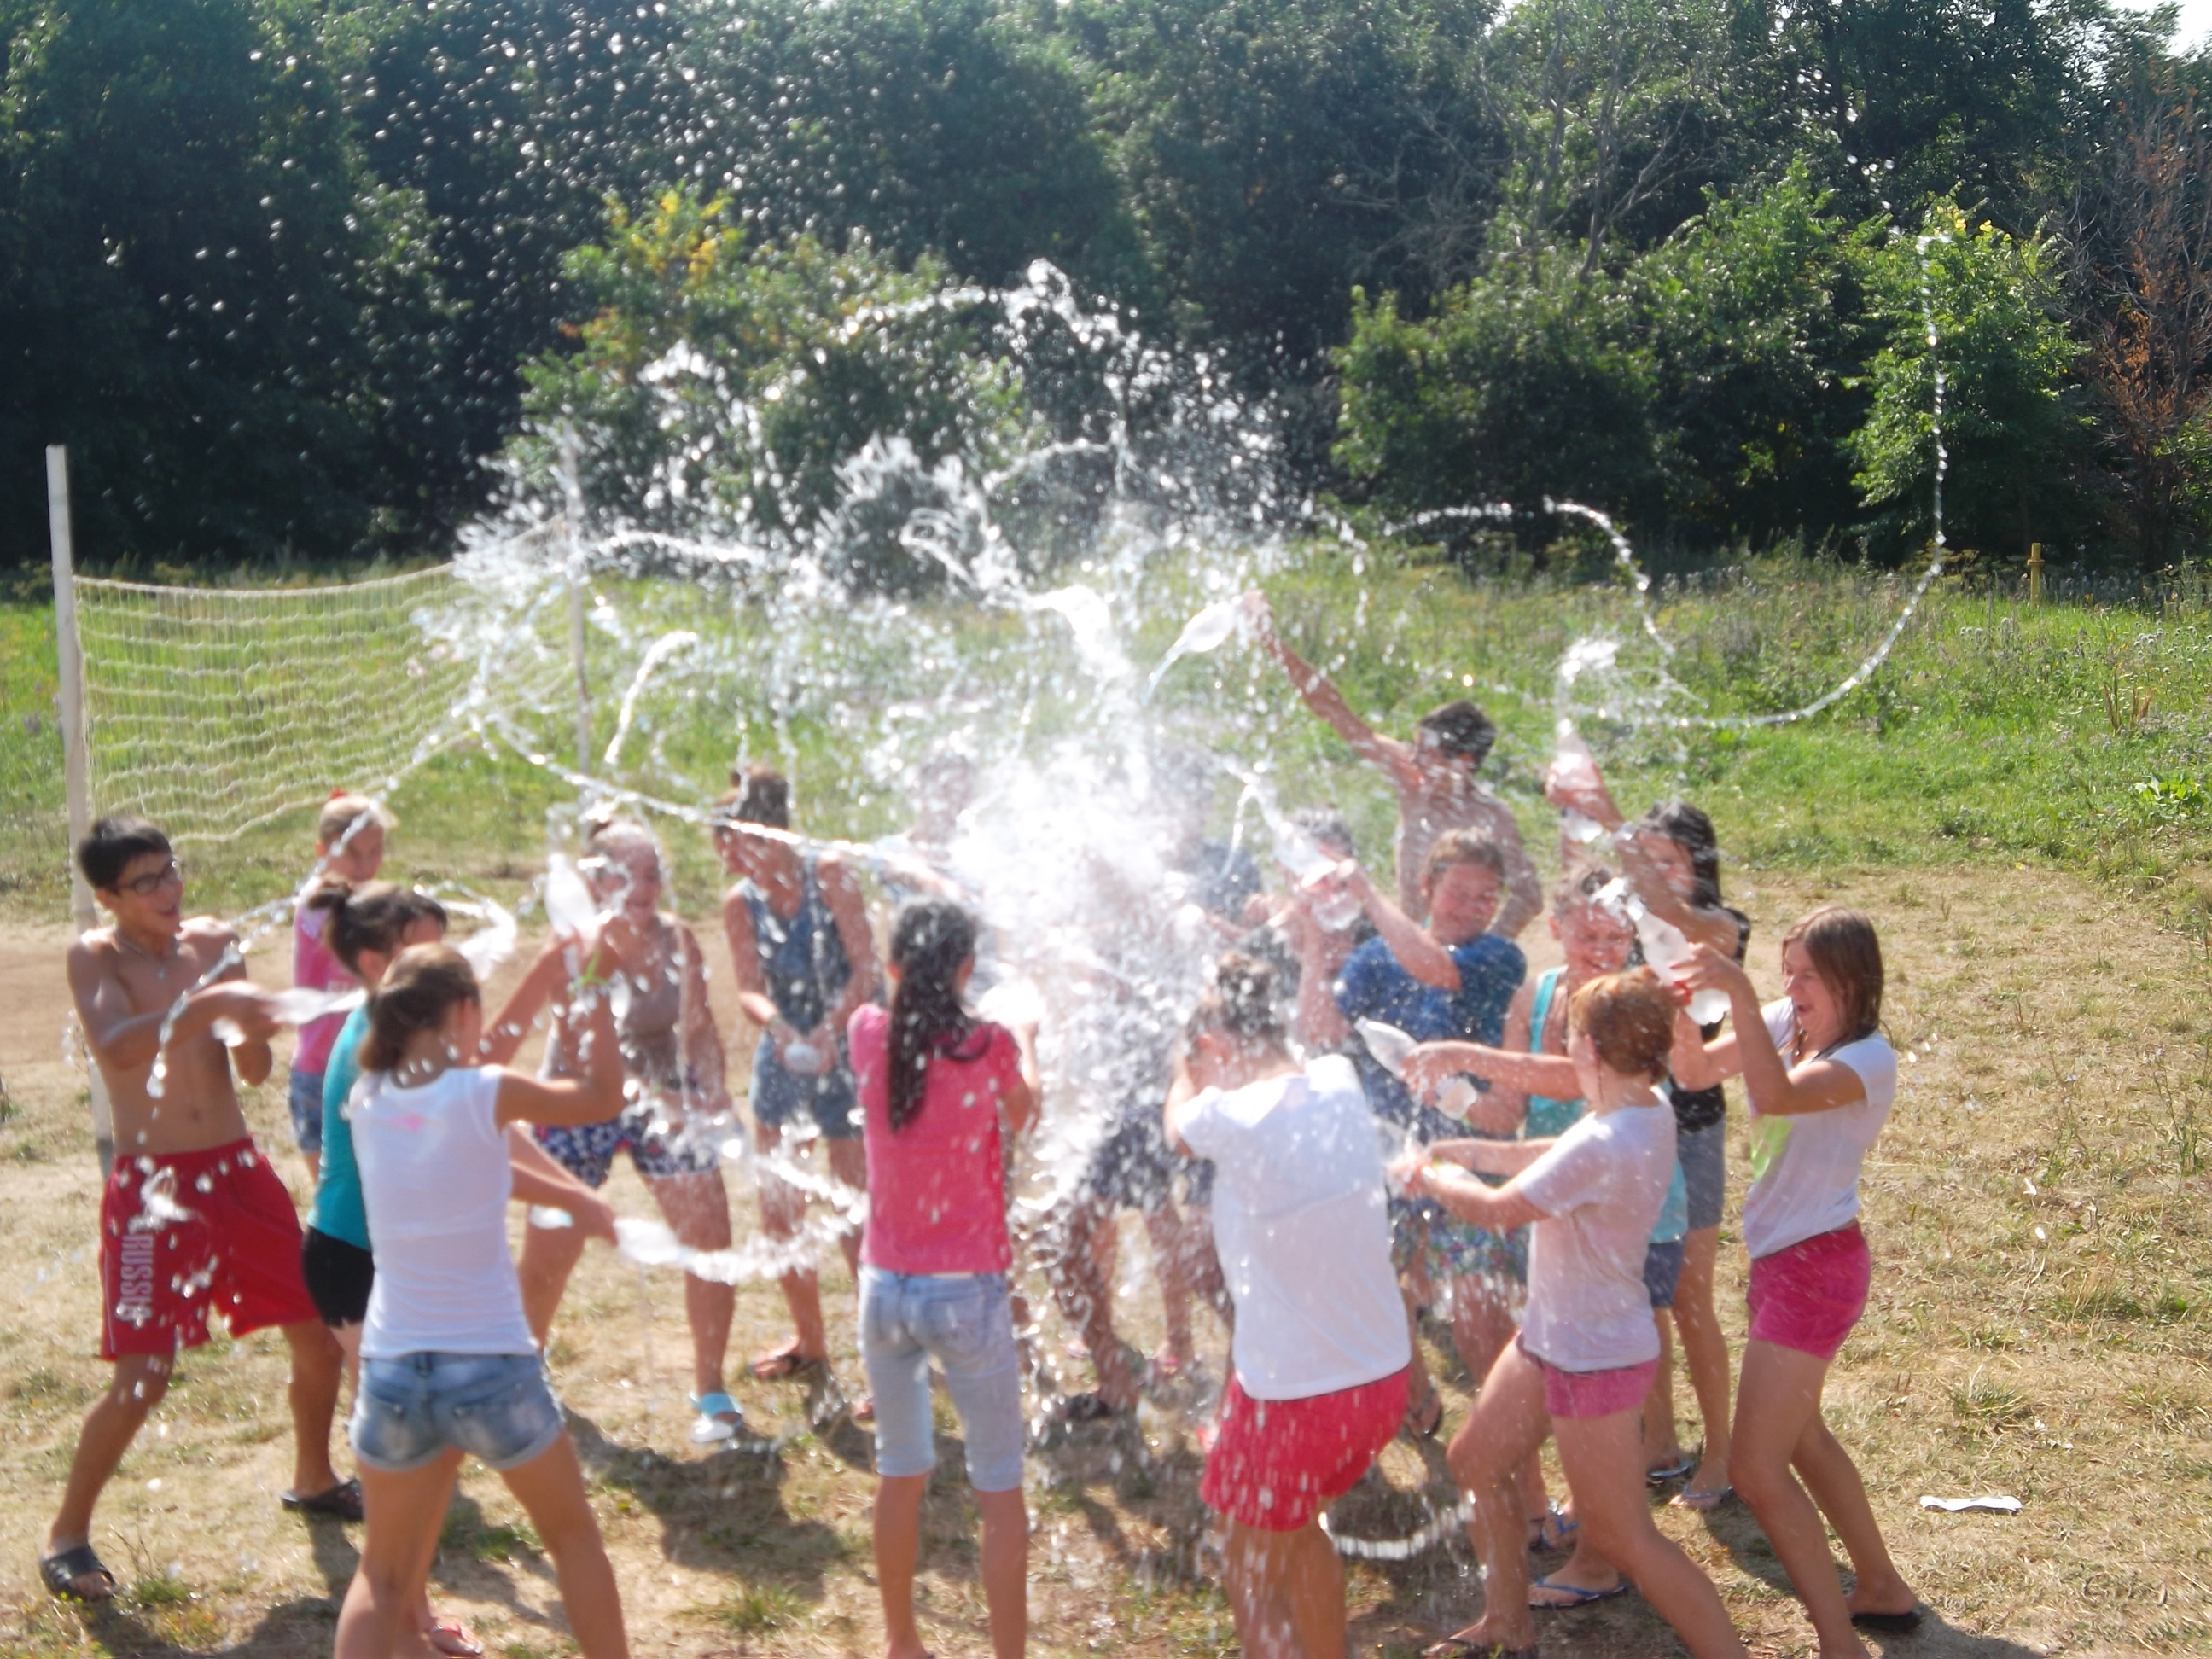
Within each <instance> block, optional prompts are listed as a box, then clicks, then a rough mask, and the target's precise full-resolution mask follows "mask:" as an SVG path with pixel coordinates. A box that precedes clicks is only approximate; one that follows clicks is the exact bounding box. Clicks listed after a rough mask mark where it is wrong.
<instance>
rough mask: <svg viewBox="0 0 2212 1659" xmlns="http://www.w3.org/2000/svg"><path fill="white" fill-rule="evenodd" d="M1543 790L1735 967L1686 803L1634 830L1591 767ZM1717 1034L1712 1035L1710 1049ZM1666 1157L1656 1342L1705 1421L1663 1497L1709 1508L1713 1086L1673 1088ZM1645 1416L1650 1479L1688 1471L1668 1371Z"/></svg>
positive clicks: (1715, 1325) (1722, 1158)
mask: <svg viewBox="0 0 2212 1659" xmlns="http://www.w3.org/2000/svg"><path fill="white" fill-rule="evenodd" d="M1544 793H1546V795H1547V796H1548V797H1549V798H1550V799H1551V801H1552V803H1553V805H1555V806H1558V807H1559V809H1560V810H1561V811H1571V812H1579V813H1581V814H1582V815H1583V817H1589V818H1593V819H1595V820H1596V822H1597V823H1599V824H1600V825H1601V827H1602V828H1604V829H1607V830H1609V831H1611V832H1612V834H1613V845H1614V846H1615V848H1618V850H1619V853H1620V865H1621V870H1622V872H1623V873H1624V874H1625V875H1626V877H1627V878H1628V882H1629V884H1630V885H1631V886H1632V887H1633V888H1635V890H1636V893H1637V896H1638V898H1640V899H1642V900H1643V901H1644V906H1645V908H1648V909H1649V910H1650V912H1651V914H1652V915H1655V916H1656V917H1658V918H1659V919H1660V920H1661V921H1665V922H1668V923H1669V924H1671V925H1672V926H1673V927H1675V928H1676V929H1677V930H1678V931H1680V933H1681V934H1682V935H1683V937H1684V938H1686V939H1688V940H1689V941H1690V943H1691V944H1692V945H1706V946H1709V947H1710V948H1711V949H1713V950H1715V951H1719V952H1721V953H1722V954H1723V955H1724V956H1727V957H1732V958H1733V959H1734V960H1735V961H1737V962H1741V961H1742V960H1743V957H1744V951H1745V949H1746V948H1747V946H1748V945H1749V944H1750V942H1751V918H1750V917H1749V916H1747V915H1744V913H1743V912H1742V911H1741V910H1737V909H1734V908H1730V907H1729V905H1727V904H1725V903H1723V902H1722V899H1721V848H1720V839H1719V837H1718V836H1717V835H1716V834H1715V833H1714V830H1713V821H1712V819H1711V817H1707V816H1706V815H1705V812H1704V811H1702V810H1701V809H1699V808H1698V807H1695V806H1692V805H1690V804H1689V803H1688V802H1687V801H1684V800H1669V801H1662V802H1661V803H1660V804H1659V805H1656V806H1654V807H1653V808H1651V810H1650V811H1648V812H1646V813H1644V816H1643V817H1640V818H1638V819H1637V820H1636V821H1635V822H1634V823H1628V822H1627V821H1626V820H1625V819H1624V818H1623V817H1622V816H1621V811H1620V807H1618V806H1617V805H1614V804H1613V794H1612V792H1611V791H1610V790H1608V789H1607V787H1605V781H1604V779H1603V778H1601V777H1599V776H1598V775H1596V773H1595V769H1593V770H1592V772H1591V773H1590V774H1589V777H1588V781H1586V782H1585V783H1584V784H1583V786H1582V787H1575V786H1574V785H1572V784H1571V783H1570V782H1568V781H1565V780H1563V779H1562V778H1561V777H1560V776H1559V775H1558V774H1557V773H1556V772H1554V774H1553V775H1552V776H1550V777H1547V779H1546V780H1545V788H1544ZM1561 847H1562V851H1563V854H1564V860H1563V861H1564V862H1565V864H1566V865H1567V866H1569V867H1570V868H1571V867H1573V866H1575V865H1576V864H1577V863H1580V862H1586V861H1587V860H1588V859H1589V848H1585V847H1582V846H1579V845H1577V843H1575V842H1571V841H1565V840H1563V841H1562V842H1561ZM1719 1035H1720V1027H1719V1026H1718V1025H1717V1024H1716V1025H1713V1026H1711V1027H1709V1028H1708V1029H1707V1030H1705V1038H1706V1040H1707V1041H1708V1042H1710V1041H1711V1040H1712V1039H1713V1038H1714V1037H1716V1036H1719ZM1674 1130H1675V1142H1674V1145H1675V1150H1676V1152H1677V1153H1678V1155H1679V1156H1680V1158H1681V1162H1682V1181H1683V1184H1684V1188H1685V1190H1686V1194H1687V1196H1688V1200H1689V1224H1690V1225H1689V1231H1687V1232H1686V1234H1684V1236H1683V1238H1682V1272H1681V1277H1680V1279H1679V1281H1678V1282H1677V1283H1676V1285H1675V1287H1674V1308H1673V1309H1672V1310H1671V1314H1670V1313H1669V1311H1668V1310H1661V1321H1662V1322H1661V1327H1660V1334H1661V1339H1662V1341H1663V1340H1667V1338H1668V1335H1669V1334H1670V1332H1669V1330H1668V1326H1669V1325H1671V1326H1672V1327H1673V1328H1675V1329H1678V1330H1680V1333H1681V1336H1682V1358H1683V1359H1684V1360H1685V1361H1686V1363H1687V1364H1688V1366H1689V1370H1690V1383H1691V1386H1692V1389H1695V1390H1696V1393H1697V1396H1698V1415H1699V1417H1700V1418H1701V1419H1704V1423H1705V1449H1704V1450H1703V1451H1702V1452H1701V1453H1700V1454H1699V1456H1698V1459H1697V1468H1696V1471H1695V1473H1693V1474H1691V1475H1690V1480H1689V1484H1688V1485H1687V1486H1685V1487H1683V1489H1682V1490H1681V1491H1680V1492H1676V1493H1675V1494H1674V1498H1673V1499H1672V1500H1671V1501H1672V1502H1673V1504H1674V1506H1675V1507H1676V1508H1678V1509H1688V1510H1713V1509H1717V1508H1718V1507H1719V1506H1720V1505H1721V1504H1724V1503H1726V1502H1727V1501H1728V1499H1729V1497H1730V1496H1731V1495H1732V1489H1731V1488H1730V1486H1729V1350H1728V1337H1727V1335H1726V1334H1724V1333H1723V1331H1722V1329H1721V1326H1720V1318H1719V1316H1718V1315H1717V1313H1716V1312H1715V1310H1714V1308H1713V1268H1714V1265H1715V1263H1716V1262H1717V1261H1718V1260H1719V1256H1720V1237H1721V1212H1722V1207H1723V1199H1724V1198H1725V1196H1726V1194H1727V1188H1728V1097H1727V1096H1726V1095H1725V1094H1724V1093H1723V1091H1721V1089H1720V1088H1719V1087H1718V1086H1717V1085H1716V1086H1714V1087H1712V1088H1707V1089H1690V1088H1685V1087H1683V1086H1681V1085H1680V1083H1679V1082H1678V1083H1677V1084H1676V1085H1675V1088H1674ZM1649 1416H1650V1420H1651V1421H1652V1422H1653V1423H1654V1424H1655V1425H1656V1426H1657V1429H1658V1432H1657V1434H1656V1436H1655V1437H1654V1438H1653V1440H1652V1442H1651V1443H1650V1444H1649V1445H1647V1446H1646V1447H1645V1452H1646V1455H1647V1457H1648V1459H1649V1468H1650V1474H1652V1476H1653V1478H1654V1479H1655V1480H1671V1479H1673V1478H1674V1477H1676V1476H1678V1475H1680V1474H1683V1473H1685V1472H1686V1470H1687V1469H1688V1468H1689V1464H1690V1462H1691V1460H1690V1458H1689V1457H1688V1455H1686V1454H1685V1453H1684V1451H1683V1450H1682V1448H1681V1446H1680V1443H1678V1442H1677V1441H1676V1439H1675V1437H1674V1368H1673V1366H1672V1364H1671V1363H1668V1364H1661V1366H1660V1367H1659V1370H1658V1375H1657V1380H1656V1382H1655V1383H1654V1384H1653V1389H1652V1399H1651V1410H1650V1413H1649Z"/></svg>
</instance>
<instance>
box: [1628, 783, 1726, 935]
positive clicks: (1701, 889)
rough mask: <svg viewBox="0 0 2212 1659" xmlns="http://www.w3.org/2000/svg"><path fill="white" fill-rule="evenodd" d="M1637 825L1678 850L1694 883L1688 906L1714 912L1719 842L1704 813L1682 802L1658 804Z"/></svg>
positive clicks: (1718, 895) (1718, 882)
mask: <svg viewBox="0 0 2212 1659" xmlns="http://www.w3.org/2000/svg"><path fill="white" fill-rule="evenodd" d="M1637 823H1638V824H1639V825H1640V826H1642V827H1643V828H1644V829H1656V830H1657V831H1658V832H1659V833H1660V834H1661V835H1662V836H1666V837H1667V839H1668V841H1671V842H1674V845H1675V846H1677V847H1679V848H1681V849H1682V851H1683V853H1684V854H1686V856H1687V857H1688V859H1689V860H1690V873H1691V875H1692V877H1694V878H1696V883H1697V884H1696V886H1695V887H1694V888H1693V889H1692V891H1691V894H1690V902H1691V903H1692V904H1694V905H1696V906H1697V907H1698V908H1699V909H1701V910H1717V909H1718V908H1720V902H1721V842H1720V837H1719V836H1717V835H1716V834H1714V833H1713V821H1712V820H1711V818H1709V817H1706V816H1705V811H1704V809H1703V808H1701V807H1696V806H1692V805H1690V803H1689V802H1687V801H1686V800H1669V801H1662V802H1660V804H1659V805H1656V806H1655V807H1653V808H1652V809H1651V810H1650V811H1648V812H1646V813H1645V814H1644V816H1643V817H1640V818H1638V820H1637Z"/></svg>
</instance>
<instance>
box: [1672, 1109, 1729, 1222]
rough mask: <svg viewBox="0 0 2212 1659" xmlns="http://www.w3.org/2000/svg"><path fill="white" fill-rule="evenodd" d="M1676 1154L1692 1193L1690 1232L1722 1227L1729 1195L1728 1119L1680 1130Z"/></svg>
mask: <svg viewBox="0 0 2212 1659" xmlns="http://www.w3.org/2000/svg"><path fill="white" fill-rule="evenodd" d="M1674 1156H1675V1157H1676V1158H1680V1160H1681V1164H1682V1186H1683V1188H1684V1189H1685V1190H1686V1192H1687V1193H1688V1194H1689V1199H1690V1231H1692V1232H1695V1231H1698V1229H1699V1228H1700V1227H1717V1226H1719V1225H1721V1210H1722V1208H1723V1201H1724V1200H1726V1199H1727V1197H1728V1120H1727V1119H1725V1118H1723V1119H1722V1120H1721V1121H1719V1122H1718V1123H1711V1124H1708V1125H1706V1126H1705V1127H1704V1128H1702V1129H1682V1130H1678V1131H1677V1132H1676V1133H1675V1136H1674Z"/></svg>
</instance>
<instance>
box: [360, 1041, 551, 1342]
mask: <svg viewBox="0 0 2212 1659" xmlns="http://www.w3.org/2000/svg"><path fill="white" fill-rule="evenodd" d="M498 1103H499V1073H498V1070H497V1068H495V1067H494V1066H455V1067H454V1068H453V1069H452V1070H450V1071H447V1072H445V1073H441V1075H439V1076H437V1077H435V1078H433V1079H431V1080H430V1081H429V1082H428V1083H426V1084H423V1085H422V1086H421V1087H419V1088H414V1089H404V1088H401V1087H399V1086H398V1085H395V1084H393V1083H392V1079H391V1077H390V1075H389V1074H388V1073H365V1074H364V1075H363V1076H362V1079H361V1081H360V1082H359V1083H357V1084H356V1085H354V1091H353V1097H352V1098H351V1100H350V1101H349V1103H347V1114H348V1115H349V1117H350V1118H351V1120H352V1122H353V1146H354V1155H355V1157H356V1159H357V1160H358V1161H359V1163H360V1164H361V1191H362V1199H363V1200H364V1201H365V1203H366V1205H367V1207H368V1237H369V1240H370V1243H371V1244H372V1245H373V1246H374V1254H375V1257H376V1282H375V1285H374V1288H372V1289H371V1290H370V1291H369V1296H368V1323H367V1325H366V1326H365V1327H364V1328H363V1329H362V1338H361V1352H362V1358H364V1359H397V1358H400V1357H401V1356H403V1355H405V1354H410V1353H424V1352H433V1353H465V1354H510V1353H513V1354H523V1353H536V1352H538V1344H537V1343H536V1341H535V1340H532V1337H531V1334H530V1322H529V1321H528V1320H526V1318H524V1317H523V1313H522V1291H521V1287H520V1285H517V1283H516V1282H515V1277H514V1258H513V1255H511V1254H510V1253H509V1252H508V1250H507V1198H508V1196H509V1194H511V1192H512V1190H513V1174H512V1172H511V1171H510V1170H509V1169H508V1167H507V1137H506V1135H505V1134H504V1133H502V1132H501V1129H500V1127H499V1124H498V1121H497V1120H496V1119H495V1115H494V1113H495V1109H496V1108H497V1106H498Z"/></svg>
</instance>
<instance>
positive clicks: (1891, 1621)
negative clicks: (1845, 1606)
mask: <svg viewBox="0 0 2212 1659" xmlns="http://www.w3.org/2000/svg"><path fill="white" fill-rule="evenodd" d="M1925 1616H1926V1615H1925V1614H1923V1613H1922V1612H1921V1611H1920V1609H1919V1608H1918V1607H1909V1608H1907V1609H1906V1610H1905V1612H1903V1613H1853V1614H1852V1615H1851V1623H1852V1624H1853V1625H1854V1626H1857V1628H1859V1629H1860V1630H1870V1631H1873V1632H1875V1634H1876V1635H1879V1636H1910V1635H1911V1634H1912V1632H1914V1631H1917V1630H1918V1629H1919V1628H1920V1621H1921V1620H1922V1619H1923V1618H1924V1617H1925Z"/></svg>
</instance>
